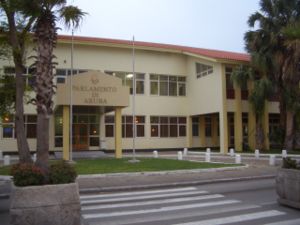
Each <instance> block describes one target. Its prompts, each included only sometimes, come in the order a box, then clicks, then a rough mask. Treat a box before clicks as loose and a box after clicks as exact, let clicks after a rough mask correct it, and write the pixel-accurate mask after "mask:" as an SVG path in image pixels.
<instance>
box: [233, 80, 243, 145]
mask: <svg viewBox="0 0 300 225" xmlns="http://www.w3.org/2000/svg"><path fill="white" fill-rule="evenodd" d="M234 96H235V98H234V105H235V112H234V148H235V150H236V151H243V124H242V96H241V87H239V86H238V85H236V84H235V85H234Z"/></svg>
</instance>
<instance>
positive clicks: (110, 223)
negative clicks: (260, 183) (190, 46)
mask: <svg viewBox="0 0 300 225" xmlns="http://www.w3.org/2000/svg"><path fill="white" fill-rule="evenodd" d="M258 208H260V206H258V205H241V204H237V205H227V206H226V207H223V206H221V207H216V208H213V209H212V208H210V207H209V208H206V209H204V208H202V209H201V210H198V211H193V210H191V211H185V212H182V211H181V212H180V213H172V214H167V213H164V214H160V215H159V216H157V217H153V216H152V215H148V216H147V215H144V216H143V217H137V216H136V217H134V218H132V217H121V218H114V219H110V220H105V221H103V220H97V221H89V225H100V224H105V225H117V224H122V225H132V224H140V223H150V222H151V223H153V224H154V223H155V222H157V223H159V222H160V223H161V224H163V222H164V221H170V220H176V219H184V218H190V217H195V216H211V215H217V214H218V213H230V212H236V211H242V210H252V209H258Z"/></svg>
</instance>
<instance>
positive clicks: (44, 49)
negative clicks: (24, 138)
mask: <svg viewBox="0 0 300 225" xmlns="http://www.w3.org/2000/svg"><path fill="white" fill-rule="evenodd" d="M66 4H67V1H66V0H36V1H32V0H25V1H24V5H23V6H24V8H23V12H24V13H25V14H26V15H31V16H36V18H37V19H36V21H35V25H34V28H33V30H34V42H35V44H36V52H37V55H36V62H35V64H34V67H35V68H36V86H35V92H36V98H35V100H34V102H35V104H36V107H37V162H36V164H37V166H39V167H40V168H42V169H43V170H44V171H46V172H47V170H48V159H49V117H50V115H51V114H52V113H53V108H52V105H53V101H52V97H53V95H54V85H53V78H54V76H53V69H54V68H55V63H54V62H53V59H54V58H55V56H54V55H53V49H54V48H55V46H56V43H57V29H58V27H57V22H58V21H59V20H63V21H64V23H65V25H66V27H68V28H70V27H72V28H78V27H79V25H80V22H81V21H82V18H83V16H84V15H85V13H84V12H82V11H81V10H80V9H79V8H78V7H76V6H72V5H68V6H67V5H66Z"/></svg>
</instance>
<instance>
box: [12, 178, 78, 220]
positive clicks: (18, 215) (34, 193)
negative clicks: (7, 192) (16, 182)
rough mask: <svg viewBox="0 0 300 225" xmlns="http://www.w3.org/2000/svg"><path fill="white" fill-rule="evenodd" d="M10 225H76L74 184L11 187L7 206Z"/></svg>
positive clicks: (76, 207) (75, 186)
mask: <svg viewBox="0 0 300 225" xmlns="http://www.w3.org/2000/svg"><path fill="white" fill-rule="evenodd" d="M10 223H11V224H12V225H42V224H43V225H79V224H80V200H79V192H78V185H77V183H71V184H58V185H43V186H28V187H13V190H12V193H11V205H10Z"/></svg>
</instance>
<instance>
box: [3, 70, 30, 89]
mask: <svg viewBox="0 0 300 225" xmlns="http://www.w3.org/2000/svg"><path fill="white" fill-rule="evenodd" d="M3 70H4V74H5V75H9V76H15V73H16V71H15V67H11V66H5V67H4V68H3ZM23 79H24V83H25V84H26V85H28V86H29V87H33V86H34V85H35V83H36V76H35V68H30V67H29V68H27V67H25V68H24V70H23Z"/></svg>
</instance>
